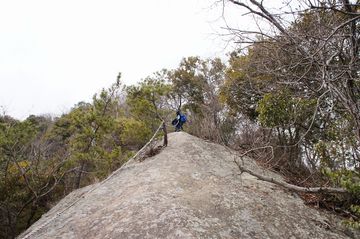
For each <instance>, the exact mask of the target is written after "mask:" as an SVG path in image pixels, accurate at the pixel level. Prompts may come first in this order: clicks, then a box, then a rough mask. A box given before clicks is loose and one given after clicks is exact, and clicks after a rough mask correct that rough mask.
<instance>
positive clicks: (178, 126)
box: [172, 110, 186, 132]
mask: <svg viewBox="0 0 360 239" xmlns="http://www.w3.org/2000/svg"><path fill="white" fill-rule="evenodd" d="M185 122H186V116H185V115H184V114H182V113H181V111H180V110H177V111H176V118H175V119H174V120H173V121H172V125H174V126H175V132H178V131H181V130H184V129H183V124H184V123H185Z"/></svg>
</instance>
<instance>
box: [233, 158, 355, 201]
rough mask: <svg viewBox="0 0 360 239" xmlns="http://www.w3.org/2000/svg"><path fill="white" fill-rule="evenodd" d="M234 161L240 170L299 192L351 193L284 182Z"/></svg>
mask: <svg viewBox="0 0 360 239" xmlns="http://www.w3.org/2000/svg"><path fill="white" fill-rule="evenodd" d="M234 162H235V163H236V165H237V166H238V168H239V170H240V172H245V173H248V174H250V175H252V176H254V177H257V178H258V179H260V180H262V181H265V182H270V183H274V184H276V185H279V186H281V187H284V188H287V189H290V190H292V191H297V192H305V193H342V194H343V193H349V192H348V191H347V190H345V189H343V188H332V187H313V188H307V187H299V186H296V185H293V184H289V183H286V182H282V181H278V180H276V179H274V178H271V177H266V176H263V175H260V174H257V173H255V172H253V171H251V170H249V169H246V168H245V167H243V166H241V164H240V163H239V162H238V161H236V159H234Z"/></svg>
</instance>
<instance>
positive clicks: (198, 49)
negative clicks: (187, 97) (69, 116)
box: [0, 0, 226, 119]
mask: <svg viewBox="0 0 360 239" xmlns="http://www.w3.org/2000/svg"><path fill="white" fill-rule="evenodd" d="M212 2H214V1H209V0H181V1H179V0H156V1H121V0H102V1H100V0H97V1H95V0H62V1H55V0H31V1H29V0H0V106H1V107H3V108H4V109H5V111H6V113H7V114H9V115H11V116H13V117H15V118H18V119H24V118H26V117H27V116H28V115H29V114H36V115H38V114H46V113H51V114H61V113H63V112H67V111H68V110H69V109H70V108H71V107H72V106H73V105H74V104H76V103H77V102H79V101H90V99H91V97H92V96H93V94H94V93H96V92H98V91H99V90H100V89H101V88H103V87H108V86H110V84H111V83H113V82H114V81H115V79H116V76H117V74H118V72H122V76H123V77H122V80H123V82H125V84H127V85H130V84H134V83H136V82H138V81H139V80H140V79H141V78H145V77H146V76H148V75H150V74H151V73H153V72H155V71H158V70H161V69H162V68H168V69H171V68H175V67H177V66H178V64H179V62H180V60H181V59H182V58H183V57H187V56H193V55H198V56H201V57H215V56H223V55H225V51H224V50H223V48H224V47H225V45H226V44H225V42H224V41H222V40H221V39H220V38H219V37H218V36H216V34H215V33H216V31H218V30H219V29H220V26H222V24H223V23H222V21H221V20H218V21H216V20H217V19H218V18H219V17H220V16H221V9H219V8H217V9H215V10H214V9H213V10H211V9H210V7H211V3H212Z"/></svg>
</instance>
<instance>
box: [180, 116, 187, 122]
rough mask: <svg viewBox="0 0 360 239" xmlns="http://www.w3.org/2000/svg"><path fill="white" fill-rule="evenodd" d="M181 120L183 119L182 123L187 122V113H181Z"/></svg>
mask: <svg viewBox="0 0 360 239" xmlns="http://www.w3.org/2000/svg"><path fill="white" fill-rule="evenodd" d="M180 121H181V122H182V123H185V122H186V115H183V114H181V115H180Z"/></svg>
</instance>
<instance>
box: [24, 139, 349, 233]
mask: <svg viewBox="0 0 360 239" xmlns="http://www.w3.org/2000/svg"><path fill="white" fill-rule="evenodd" d="M234 157H235V154H234V152H233V151H231V150H229V149H227V148H226V147H223V146H221V145H217V144H214V143H209V142H206V141H204V140H201V139H199V138H196V137H194V136H191V135H189V134H186V133H183V132H179V133H172V134H169V146H168V147H167V148H165V149H163V150H162V151H161V152H160V153H159V154H158V155H156V156H154V157H151V158H147V159H146V160H144V161H143V162H134V163H132V164H128V165H126V166H125V167H123V168H121V169H120V170H118V171H117V172H116V173H115V174H114V175H113V176H111V178H110V179H108V180H106V181H105V182H103V183H98V184H94V185H91V186H88V187H86V188H83V189H80V190H77V191H75V192H73V193H71V194H70V195H68V196H67V197H66V198H64V199H63V200H61V201H60V202H59V203H58V204H57V205H56V206H55V207H54V208H52V209H51V210H50V211H49V212H48V213H47V214H45V215H44V216H43V217H42V218H41V219H40V220H39V221H38V222H36V223H35V224H34V225H33V226H32V227H30V228H29V229H28V230H27V231H26V232H24V233H23V234H22V235H20V236H19V238H67V239H68V238H87V239H90V238H102V239H105V238H142V239H143V238H326V239H329V238H349V234H348V235H346V234H345V233H344V231H343V229H342V227H341V226H340V219H339V218H337V217H336V216H335V215H332V214H329V213H326V212H321V211H318V210H315V209H313V208H310V207H307V206H306V205H304V203H303V201H302V200H301V199H300V198H299V197H298V196H297V195H296V194H294V193H291V192H289V191H287V190H285V189H283V188H281V187H279V186H276V185H273V184H271V183H267V182H263V181H260V180H258V179H257V178H255V177H253V176H251V175H249V174H247V173H243V174H240V173H239V170H238V168H237V166H236V164H235V163H234V162H233V160H234ZM244 164H245V165H246V167H248V168H250V169H251V170H253V171H256V172H258V173H262V174H265V175H268V176H272V177H275V178H277V179H279V180H282V179H281V177H280V176H279V175H276V174H274V173H272V172H269V171H265V170H262V169H261V168H259V167H258V166H257V165H256V164H255V162H254V161H252V160H251V159H248V158H247V159H244ZM350 236H351V235H350Z"/></svg>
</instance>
